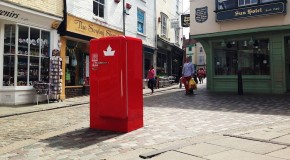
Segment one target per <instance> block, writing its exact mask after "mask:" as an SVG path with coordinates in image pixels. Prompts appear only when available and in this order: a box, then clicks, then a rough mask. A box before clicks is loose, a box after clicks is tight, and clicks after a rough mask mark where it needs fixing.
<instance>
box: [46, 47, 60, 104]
mask: <svg viewBox="0 0 290 160" xmlns="http://www.w3.org/2000/svg"><path fill="white" fill-rule="evenodd" d="M49 81H50V85H51V86H50V92H49V94H50V100H51V101H59V100H60V94H61V92H62V58H61V57H60V56H59V51H58V50H56V49H55V50H53V51H52V56H51V58H50V73H49Z"/></svg>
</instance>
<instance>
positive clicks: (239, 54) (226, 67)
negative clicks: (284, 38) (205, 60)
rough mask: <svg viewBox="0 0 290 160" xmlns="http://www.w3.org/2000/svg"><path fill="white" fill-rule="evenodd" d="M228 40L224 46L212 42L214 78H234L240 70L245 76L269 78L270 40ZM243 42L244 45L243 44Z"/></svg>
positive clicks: (263, 38) (262, 38) (264, 38)
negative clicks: (252, 41)
mask: <svg viewBox="0 0 290 160" xmlns="http://www.w3.org/2000/svg"><path fill="white" fill-rule="evenodd" d="M250 41H251V40H250V39H244V38H243V39H236V40H228V42H227V45H226V46H222V45H221V42H218V41H213V42H212V45H213V48H212V51H213V61H212V62H213V71H214V75H215V76H229V75H231V76H234V75H237V73H238V70H241V72H242V74H243V75H246V76H271V49H270V38H268V37H261V38H256V39H255V40H254V43H253V44H249V42H250ZM244 42H245V43H244Z"/></svg>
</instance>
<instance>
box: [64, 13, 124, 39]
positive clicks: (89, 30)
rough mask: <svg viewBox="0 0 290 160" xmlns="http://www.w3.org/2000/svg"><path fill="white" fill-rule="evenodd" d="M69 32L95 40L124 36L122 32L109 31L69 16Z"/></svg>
mask: <svg viewBox="0 0 290 160" xmlns="http://www.w3.org/2000/svg"><path fill="white" fill-rule="evenodd" d="M66 27H67V31H70V32H73V33H78V34H81V35H86V36H89V37H94V38H101V37H107V36H117V35H123V33H122V32H119V31H116V30H113V29H109V28H106V27H103V26H100V25H98V24H95V23H92V22H89V21H86V20H83V19H80V18H77V17H74V16H71V15H67V26H66Z"/></svg>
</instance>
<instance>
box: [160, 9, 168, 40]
mask: <svg viewBox="0 0 290 160" xmlns="http://www.w3.org/2000/svg"><path fill="white" fill-rule="evenodd" d="M160 18H161V24H160V25H161V35H164V36H165V37H167V36H168V16H167V15H166V14H164V13H161V14H160Z"/></svg>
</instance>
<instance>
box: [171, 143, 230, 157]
mask: <svg viewBox="0 0 290 160" xmlns="http://www.w3.org/2000/svg"><path fill="white" fill-rule="evenodd" d="M227 150H230V148H227V147H221V146H217V145H212V144H207V143H200V144H195V145H190V146H187V147H183V148H181V149H178V150H177V151H178V152H182V153H185V154H190V155H194V156H197V157H204V156H208V155H211V154H216V153H219V152H224V151H227Z"/></svg>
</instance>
